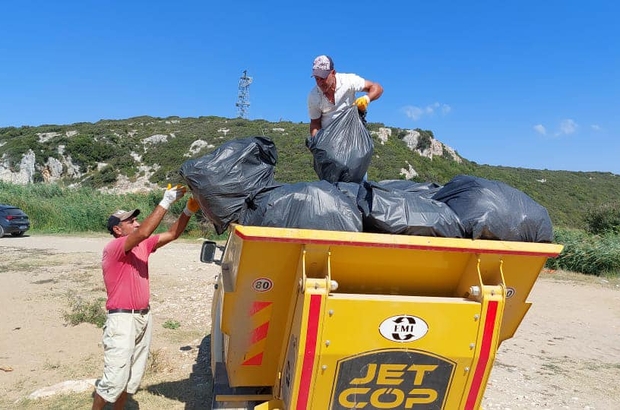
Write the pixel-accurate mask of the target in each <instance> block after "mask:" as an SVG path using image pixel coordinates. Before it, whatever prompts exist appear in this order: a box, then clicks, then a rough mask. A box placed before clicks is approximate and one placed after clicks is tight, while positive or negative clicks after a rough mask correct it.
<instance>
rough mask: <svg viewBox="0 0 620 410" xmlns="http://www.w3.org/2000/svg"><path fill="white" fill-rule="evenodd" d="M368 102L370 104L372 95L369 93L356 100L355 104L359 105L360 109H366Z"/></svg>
mask: <svg viewBox="0 0 620 410" xmlns="http://www.w3.org/2000/svg"><path fill="white" fill-rule="evenodd" d="M368 104H370V97H369V96H367V95H362V96H361V97H359V98H358V99H357V100H355V105H357V109H358V110H360V111H366V109H367V108H368Z"/></svg>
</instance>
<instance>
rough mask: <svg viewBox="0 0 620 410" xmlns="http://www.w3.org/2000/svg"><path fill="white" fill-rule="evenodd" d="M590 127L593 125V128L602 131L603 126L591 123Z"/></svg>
mask: <svg viewBox="0 0 620 410" xmlns="http://www.w3.org/2000/svg"><path fill="white" fill-rule="evenodd" d="M590 127H592V129H593V130H594V131H600V130H601V126H600V125H598V124H592V125H590Z"/></svg>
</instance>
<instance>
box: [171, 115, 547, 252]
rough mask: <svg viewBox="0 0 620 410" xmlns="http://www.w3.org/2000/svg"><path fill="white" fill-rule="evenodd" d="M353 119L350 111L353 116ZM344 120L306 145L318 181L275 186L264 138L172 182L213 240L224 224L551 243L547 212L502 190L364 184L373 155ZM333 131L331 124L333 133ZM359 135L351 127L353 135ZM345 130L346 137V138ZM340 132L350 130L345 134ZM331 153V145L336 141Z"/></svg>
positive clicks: (188, 168) (364, 135)
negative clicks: (189, 197)
mask: <svg viewBox="0 0 620 410" xmlns="http://www.w3.org/2000/svg"><path fill="white" fill-rule="evenodd" d="M351 111H352V110H351ZM353 114H354V115H355V117H357V113H356V112H354V113H352V114H350V115H348V114H347V115H342V116H341V117H339V118H338V119H337V120H336V121H334V122H333V123H332V124H331V125H330V126H329V127H327V128H325V129H324V130H321V131H319V133H318V134H317V135H316V136H315V137H313V138H309V139H308V141H307V144H306V145H307V146H308V148H309V149H310V151H311V152H312V153H313V156H314V169H315V171H316V173H317V175H318V176H319V178H320V180H319V181H314V182H298V183H293V184H284V183H278V182H276V181H275V180H274V171H275V165H276V162H277V159H278V158H277V157H278V156H277V150H276V147H275V145H274V143H273V142H272V141H271V139H269V138H267V137H249V138H243V139H238V140H233V141H230V142H227V143H225V144H223V145H222V146H220V147H219V148H217V149H215V150H214V151H213V152H211V153H209V154H207V155H205V156H203V157H201V158H198V159H192V160H188V161H186V162H185V163H183V165H182V166H181V168H180V171H179V173H180V174H181V176H182V177H183V178H184V179H185V181H186V183H187V185H188V186H189V188H190V189H191V191H192V193H193V195H194V198H196V199H197V200H198V202H199V203H200V207H201V210H202V211H203V214H205V215H206V216H207V217H208V218H209V220H210V221H211V222H212V223H213V225H214V227H215V230H216V232H217V233H218V234H221V233H224V232H225V231H226V230H227V229H228V227H229V225H230V224H231V223H239V224H242V225H252V226H267V227H281V228H301V229H319V230H333V231H348V232H374V233H388V234H402V235H418V236H435V237H447V238H470V239H495V240H503V241H522V242H552V240H553V230H552V226H551V220H550V218H549V214H548V213H547V210H546V209H545V208H544V207H543V206H541V205H540V204H538V203H536V202H535V201H534V200H533V199H531V198H530V197H529V196H527V195H526V194H525V193H523V192H521V191H519V190H517V189H515V188H512V187H510V186H508V185H506V184H504V183H502V182H499V181H492V180H487V179H484V178H479V177H475V176H468V175H458V176H456V177H454V178H453V179H452V180H450V181H449V182H448V183H447V184H445V185H443V186H441V185H437V184H434V183H416V182H411V181H405V180H389V181H379V182H371V181H367V180H366V178H365V175H366V171H367V170H368V166H369V164H370V159H371V156H372V152H373V142H372V138H371V136H370V134H369V133H368V131H367V130H366V128H365V127H364V126H363V124H361V122H360V124H359V125H360V126H361V128H360V127H358V125H357V122H359V118H353V120H355V119H357V121H352V122H351V123H347V124H345V125H343V122H344V121H340V122H338V120H341V119H342V120H349V118H347V116H348V117H353ZM334 124H335V125H334ZM356 127H357V128H356ZM351 129H353V132H351ZM344 130H349V131H348V132H345V131H344ZM336 139H337V140H339V144H335V143H334V141H335V140H336Z"/></svg>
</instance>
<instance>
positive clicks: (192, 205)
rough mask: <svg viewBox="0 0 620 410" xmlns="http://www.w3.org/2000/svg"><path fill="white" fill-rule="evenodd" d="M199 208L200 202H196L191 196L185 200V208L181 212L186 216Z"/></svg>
mask: <svg viewBox="0 0 620 410" xmlns="http://www.w3.org/2000/svg"><path fill="white" fill-rule="evenodd" d="M199 209H200V204H199V203H198V201H196V200H195V199H194V197H191V198H190V199H188V200H187V203H186V204H185V209H184V210H183V212H184V213H185V215H187V216H192V215H194V214H195V213H196V212H197V211H198V210H199Z"/></svg>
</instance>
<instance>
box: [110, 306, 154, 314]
mask: <svg viewBox="0 0 620 410" xmlns="http://www.w3.org/2000/svg"><path fill="white" fill-rule="evenodd" d="M149 310H151V307H150V306H147V307H146V308H145V309H110V310H108V313H138V314H140V315H146V314H147V313H149Z"/></svg>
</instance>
